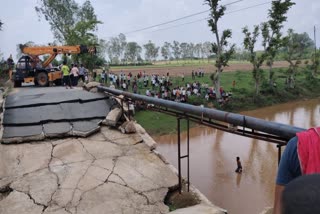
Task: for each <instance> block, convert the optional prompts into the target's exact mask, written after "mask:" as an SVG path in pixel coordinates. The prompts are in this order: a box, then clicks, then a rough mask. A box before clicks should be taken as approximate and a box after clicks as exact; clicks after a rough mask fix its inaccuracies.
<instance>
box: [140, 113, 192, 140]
mask: <svg viewBox="0 0 320 214" xmlns="http://www.w3.org/2000/svg"><path fill="white" fill-rule="evenodd" d="M134 118H135V119H136V120H137V122H138V123H139V124H140V125H142V126H143V127H144V128H145V129H146V130H147V131H148V133H149V134H151V135H164V134H173V133H176V132H177V118H176V117H173V116H169V115H166V114H163V113H159V112H154V111H138V112H137V113H136V115H135V116H134ZM194 125H195V124H194V123H192V122H190V126H191V127H192V126H194ZM180 127H181V130H182V131H185V130H187V122H186V121H185V120H181V123H180Z"/></svg>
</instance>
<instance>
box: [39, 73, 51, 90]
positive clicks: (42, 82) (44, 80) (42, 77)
mask: <svg viewBox="0 0 320 214" xmlns="http://www.w3.org/2000/svg"><path fill="white" fill-rule="evenodd" d="M37 83H38V85H39V86H41V87H45V86H48V84H49V78H48V75H47V74H46V73H45V72H40V73H38V75H37Z"/></svg>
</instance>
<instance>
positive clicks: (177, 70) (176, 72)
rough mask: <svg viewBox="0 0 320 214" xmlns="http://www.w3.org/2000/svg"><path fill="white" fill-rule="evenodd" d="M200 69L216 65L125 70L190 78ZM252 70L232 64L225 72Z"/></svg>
mask: <svg viewBox="0 0 320 214" xmlns="http://www.w3.org/2000/svg"><path fill="white" fill-rule="evenodd" d="M288 65H289V64H288V63H287V62H285V61H279V62H275V63H274V65H273V67H274V68H282V67H287V66H288ZM199 68H203V69H204V71H205V73H213V72H214V71H215V70H216V67H215V66H214V65H204V66H202V65H199V66H191V65H186V66H181V67H163V68H138V69H136V68H128V69H123V72H124V73H129V72H131V73H132V74H133V75H137V74H138V73H139V72H142V73H143V71H145V72H146V73H147V74H149V75H151V74H158V75H160V76H162V75H166V74H167V73H168V72H169V74H170V76H181V75H182V74H184V75H186V76H188V75H191V72H192V70H195V71H198V69H199ZM262 68H265V69H266V68H267V66H263V67H262ZM251 69H252V65H251V64H249V63H234V64H230V66H229V67H226V68H225V69H224V71H226V72H228V71H237V70H241V71H250V70H251ZM110 71H111V72H113V73H119V72H120V71H121V70H120V69H111V70H110Z"/></svg>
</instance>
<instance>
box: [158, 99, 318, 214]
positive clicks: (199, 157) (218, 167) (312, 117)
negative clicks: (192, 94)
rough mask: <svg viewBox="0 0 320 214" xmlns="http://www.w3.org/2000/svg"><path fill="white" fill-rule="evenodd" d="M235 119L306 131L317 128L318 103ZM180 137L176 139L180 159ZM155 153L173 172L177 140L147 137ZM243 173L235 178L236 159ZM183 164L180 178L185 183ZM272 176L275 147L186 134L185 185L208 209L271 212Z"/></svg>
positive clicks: (209, 133)
mask: <svg viewBox="0 0 320 214" xmlns="http://www.w3.org/2000/svg"><path fill="white" fill-rule="evenodd" d="M241 114H244V115H248V116H252V117H257V118H261V119H264V120H267V121H275V122H279V123H284V124H290V125H293V126H297V127H302V128H309V127H312V126H320V99H313V100H307V101H299V102H291V103H286V104H281V105H275V106H271V107H267V108H261V109H257V110H254V111H247V112H241ZM186 136H187V134H186V133H182V134H181V142H182V148H183V150H182V151H183V154H185V151H186V147H187V146H186ZM153 138H154V139H155V141H156V142H157V143H158V150H159V151H160V152H161V153H162V154H163V155H164V156H165V157H166V158H167V159H168V160H169V161H170V162H171V163H172V164H173V165H174V166H175V167H176V168H177V166H178V164H177V163H178V161H177V135H176V134H173V135H164V136H153ZM237 156H239V157H240V158H241V161H242V166H243V173H242V174H237V173H235V172H234V170H235V169H236V157H237ZM186 166H187V165H186V160H184V161H183V165H182V172H183V175H184V176H185V177H186V171H187V170H186ZM276 171H277V148H276V145H275V144H271V143H268V142H264V141H259V140H255V139H251V138H246V137H242V136H238V135H233V134H229V133H226V132H222V131H218V130H215V129H212V128H208V127H202V126H201V127H196V128H192V129H190V180H191V182H192V184H194V185H195V186H196V187H197V188H198V189H199V190H200V191H201V192H202V193H204V194H205V195H206V196H207V197H208V198H209V199H210V200H211V201H212V202H213V203H214V204H216V205H218V206H220V207H222V208H225V209H227V210H228V213H231V214H257V213H260V212H261V211H262V210H263V209H264V208H265V207H268V206H272V204H273V199H274V184H275V176H276Z"/></svg>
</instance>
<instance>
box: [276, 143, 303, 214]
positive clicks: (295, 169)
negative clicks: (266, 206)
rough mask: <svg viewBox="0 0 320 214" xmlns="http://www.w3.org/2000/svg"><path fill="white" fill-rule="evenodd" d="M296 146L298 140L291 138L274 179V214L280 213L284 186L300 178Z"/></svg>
mask: <svg viewBox="0 0 320 214" xmlns="http://www.w3.org/2000/svg"><path fill="white" fill-rule="evenodd" d="M297 144H298V138H297V137H294V138H292V139H291V140H290V141H289V142H288V144H287V146H286V149H285V150H284V152H283V154H282V157H281V161H280V164H279V169H278V175H277V179H276V190H275V204H274V214H280V213H281V197H282V192H283V190H284V188H285V186H286V185H287V184H288V183H289V182H290V181H292V180H293V179H295V178H297V177H299V176H301V170H300V162H299V158H298V151H297Z"/></svg>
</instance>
